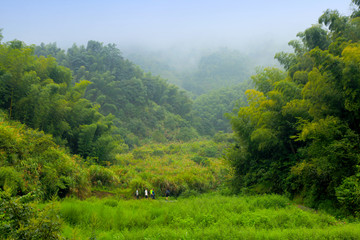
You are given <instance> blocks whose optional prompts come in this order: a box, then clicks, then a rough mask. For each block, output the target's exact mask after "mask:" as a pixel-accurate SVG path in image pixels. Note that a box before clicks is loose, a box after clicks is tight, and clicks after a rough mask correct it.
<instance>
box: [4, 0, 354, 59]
mask: <svg viewBox="0 0 360 240" xmlns="http://www.w3.org/2000/svg"><path fill="white" fill-rule="evenodd" d="M1 7H2V11H1V15H0V28H2V29H3V35H4V39H3V41H10V40H13V39H18V40H22V41H24V42H25V43H26V44H40V43H41V42H44V43H52V42H56V43H57V45H58V46H59V47H62V48H68V47H70V46H71V45H72V44H73V43H77V44H86V43H87V41H88V40H96V41H100V42H104V43H115V44H117V46H118V47H119V48H120V49H121V50H124V49H129V48H134V47H135V48H136V47H142V48H147V49H148V48H151V49H153V50H161V49H167V48H172V49H176V48H181V49H185V48H186V49H192V48H196V49H198V48H214V47H215V48H216V47H229V48H236V49H239V50H242V51H249V49H257V50H258V51H262V49H266V48H269V46H272V48H274V50H273V51H274V52H276V51H279V50H281V49H285V48H286V46H287V43H288V42H289V41H290V40H292V39H295V38H296V34H297V33H298V32H301V31H304V30H305V29H306V28H308V27H310V26H311V25H312V24H316V23H317V20H318V18H319V16H320V15H321V14H322V13H323V12H324V11H325V10H326V9H329V8H330V9H337V10H339V12H340V13H342V14H344V15H348V14H349V13H350V11H351V1H350V0H348V1H347V0H345V1H344V0H311V1H310V0H303V1H289V0H274V1H268V0H259V1H242V0H240V1H235V0H222V1H219V0H218V1H215V0H206V1H205V0H198V1H191V0H182V1H170V0H169V1H165V0H148V1H146V0H133V1H124V0H122V1H115V0H103V1H95V0H86V1H85V0H78V1H73V0H63V1H58V0H55V1H48V0H47V1H45V0H38V1H27V0H23V1H19V0H11V1H10V0H5V1H2V3H1ZM271 54H272V53H271Z"/></svg>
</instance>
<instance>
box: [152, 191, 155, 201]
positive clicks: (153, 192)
mask: <svg viewBox="0 0 360 240" xmlns="http://www.w3.org/2000/svg"><path fill="white" fill-rule="evenodd" d="M151 190H152V192H151V198H152V199H155V191H154V189H151Z"/></svg>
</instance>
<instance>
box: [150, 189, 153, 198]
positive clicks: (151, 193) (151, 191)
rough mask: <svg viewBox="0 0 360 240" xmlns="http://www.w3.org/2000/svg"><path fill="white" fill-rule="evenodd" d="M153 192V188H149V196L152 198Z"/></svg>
mask: <svg viewBox="0 0 360 240" xmlns="http://www.w3.org/2000/svg"><path fill="white" fill-rule="evenodd" d="M153 192H154V190H153V189H151V190H150V197H151V198H153Z"/></svg>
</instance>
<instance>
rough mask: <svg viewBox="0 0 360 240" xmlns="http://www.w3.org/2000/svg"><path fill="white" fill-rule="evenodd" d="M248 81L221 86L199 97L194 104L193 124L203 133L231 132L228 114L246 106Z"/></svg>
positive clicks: (212, 134)
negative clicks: (230, 85)
mask: <svg viewBox="0 0 360 240" xmlns="http://www.w3.org/2000/svg"><path fill="white" fill-rule="evenodd" d="M248 88H250V84H249V83H248V82H244V83H240V84H237V85H234V86H232V87H225V88H220V89H217V90H213V91H210V92H208V93H206V94H203V95H201V96H199V97H197V98H196V99H195V100H194V104H193V112H192V114H193V116H194V117H193V124H194V126H195V128H196V130H197V131H198V133H199V134H201V135H208V136H214V134H215V133H217V132H219V131H222V132H228V133H229V132H231V125H230V123H229V120H228V119H227V117H226V114H228V113H232V112H233V110H234V109H238V108H239V107H241V106H246V105H247V102H246V97H245V90H246V89H248Z"/></svg>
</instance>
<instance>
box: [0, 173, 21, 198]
mask: <svg viewBox="0 0 360 240" xmlns="http://www.w3.org/2000/svg"><path fill="white" fill-rule="evenodd" d="M0 188H1V189H3V190H5V191H6V192H8V193H9V194H11V196H15V195H16V194H17V193H19V192H22V191H23V190H24V182H23V179H22V177H21V174H20V173H18V172H17V171H16V170H15V169H14V168H12V167H0Z"/></svg>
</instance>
